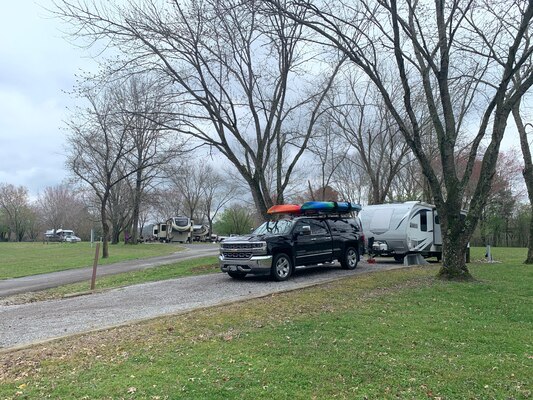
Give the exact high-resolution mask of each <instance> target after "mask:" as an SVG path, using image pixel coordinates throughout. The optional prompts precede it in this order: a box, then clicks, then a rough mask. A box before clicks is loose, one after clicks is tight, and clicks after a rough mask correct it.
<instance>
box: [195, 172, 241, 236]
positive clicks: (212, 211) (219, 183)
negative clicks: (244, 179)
mask: <svg viewBox="0 0 533 400" xmlns="http://www.w3.org/2000/svg"><path fill="white" fill-rule="evenodd" d="M224 178H225V177H224V175H223V174H222V173H220V172H217V171H215V169H214V168H213V167H212V166H208V167H207V177H206V179H205V181H204V186H203V191H202V198H203V206H204V213H205V216H206V218H207V224H208V226H209V237H211V235H212V234H213V221H214V220H215V218H216V217H217V215H218V213H219V212H220V211H221V210H222V209H224V207H226V206H227V205H228V204H229V202H230V201H232V200H235V198H236V196H237V195H238V193H239V186H238V184H236V183H235V182H232V181H231V180H226V179H224Z"/></svg>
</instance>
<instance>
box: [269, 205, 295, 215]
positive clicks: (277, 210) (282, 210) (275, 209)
mask: <svg viewBox="0 0 533 400" xmlns="http://www.w3.org/2000/svg"><path fill="white" fill-rule="evenodd" d="M300 209H301V207H300V206H299V205H298V204H278V205H276V206H272V207H270V208H269V209H268V211H267V213H269V214H299V213H300Z"/></svg>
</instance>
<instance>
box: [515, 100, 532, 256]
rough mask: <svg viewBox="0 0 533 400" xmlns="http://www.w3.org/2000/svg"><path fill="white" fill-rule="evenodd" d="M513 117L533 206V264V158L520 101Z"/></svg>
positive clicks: (525, 178)
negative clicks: (521, 113)
mask: <svg viewBox="0 0 533 400" xmlns="http://www.w3.org/2000/svg"><path fill="white" fill-rule="evenodd" d="M513 117H514V120H515V123H516V127H517V129H518V134H519V135H520V147H521V148H522V155H523V157H524V170H523V171H522V174H523V175H524V180H525V181H526V187H527V195H528V197H529V204H530V206H531V220H530V223H529V242H528V246H527V258H526V260H525V263H526V264H533V160H532V157H531V150H530V148H529V141H528V138H527V132H526V127H525V125H524V121H523V120H522V116H521V115H520V102H518V103H517V104H516V105H515V106H514V107H513Z"/></svg>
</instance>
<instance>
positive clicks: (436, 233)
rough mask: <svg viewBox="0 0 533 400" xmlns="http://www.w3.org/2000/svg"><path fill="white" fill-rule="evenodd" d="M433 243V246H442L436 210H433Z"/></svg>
mask: <svg viewBox="0 0 533 400" xmlns="http://www.w3.org/2000/svg"><path fill="white" fill-rule="evenodd" d="M433 221H434V228H433V244H434V245H435V246H442V231H441V230H440V220H439V215H438V214H437V210H433Z"/></svg>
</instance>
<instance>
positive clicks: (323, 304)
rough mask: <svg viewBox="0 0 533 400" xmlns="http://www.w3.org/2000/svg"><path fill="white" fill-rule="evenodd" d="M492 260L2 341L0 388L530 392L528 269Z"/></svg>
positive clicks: (13, 393) (506, 255)
mask: <svg viewBox="0 0 533 400" xmlns="http://www.w3.org/2000/svg"><path fill="white" fill-rule="evenodd" d="M482 256H483V250H482V249H480V250H479V252H478V249H474V250H473V253H472V259H473V260H474V259H476V258H480V259H481V258H482ZM495 258H496V259H497V260H499V261H502V262H498V263H493V264H486V263H477V264H472V265H471V266H470V269H471V271H472V273H473V275H474V277H475V278H476V280H475V281H473V282H468V283H457V282H443V281H440V280H437V279H435V275H436V271H437V269H438V265H431V266H429V267H420V268H412V269H402V270H396V271H390V272H376V273H372V274H368V275H364V276H359V277H352V278H347V279H343V280H340V281H336V282H334V283H329V284H326V285H321V286H317V287H313V288H308V289H305V290H299V291H295V292H289V293H284V294H276V295H272V296H268V297H265V298H262V299H256V300H251V301H246V302H239V303H235V304H232V305H229V306H228V305H226V306H224V307H212V308H208V309H204V310H199V311H196V312H191V313H187V314H183V315H178V316H173V317H165V318H160V319H156V320H153V321H151V322H147V323H146V322H145V323H141V324H134V325H131V326H125V327H120V328H115V329H111V330H107V331H102V332H97V333H91V334H86V335H81V336H77V337H72V338H68V339H63V340H58V341H54V342H52V343H47V344H44V345H38V346H34V347H32V348H29V349H24V350H18V351H14V352H8V353H4V354H2V356H1V357H0V398H1V399H4V398H6V399H11V398H45V397H51V398H61V399H71V398H76V399H81V398H87V399H100V398H101V399H103V398H105V399H109V398H126V399H129V398H132V399H177V398H187V399H228V398H244V399H257V398H264V399H272V398H275V399H314V398H316V399H330V398H340V399H398V398H400V399H428V398H429V399H438V398H440V399H527V398H531V396H532V387H531V384H532V380H531V379H532V378H531V377H532V376H533V333H532V332H533V313H532V311H531V310H532V309H533V285H532V283H533V268H532V266H526V265H523V264H522V261H523V259H524V258H525V251H524V250H523V249H520V250H518V249H510V250H504V251H501V252H499V251H498V252H495ZM228 284H233V283H232V282H229V283H228ZM235 284H237V283H235Z"/></svg>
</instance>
